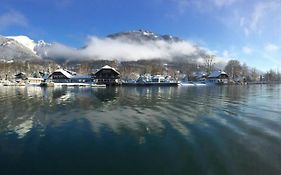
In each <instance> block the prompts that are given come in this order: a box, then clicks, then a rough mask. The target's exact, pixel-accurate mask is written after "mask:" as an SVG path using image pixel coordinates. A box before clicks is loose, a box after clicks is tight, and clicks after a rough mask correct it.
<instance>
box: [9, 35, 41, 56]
mask: <svg viewBox="0 0 281 175" xmlns="http://www.w3.org/2000/svg"><path fill="white" fill-rule="evenodd" d="M6 38H10V39H14V40H16V41H17V42H18V43H20V44H22V45H24V46H25V47H27V48H29V49H30V50H31V51H32V52H33V53H36V52H35V51H34V47H35V46H36V44H37V43H35V42H34V40H32V39H30V38H29V37H27V36H23V35H20V36H7V37H6Z"/></svg>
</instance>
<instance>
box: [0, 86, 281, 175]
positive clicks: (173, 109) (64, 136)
mask: <svg viewBox="0 0 281 175" xmlns="http://www.w3.org/2000/svg"><path fill="white" fill-rule="evenodd" d="M280 106H281V86H280V85H249V86H213V87H115V88H77V87H76V88H75V87H74V88H70V87H68V88H40V87H3V86H2V87H0V174H1V175H6V174H7V175H8V174H9V175H14V174H20V175H33V174H34V175H39V174H48V175H55V174H58V175H63V174H67V175H76V174H77V175H78V174H105V175H107V174H114V175H116V174H122V175H135V174H145V175H158V174H159V175H163V174H169V175H170V174H171V175H184V174H191V175H196V174H200V175H201V174H208V175H220V174H221V175H225V174H233V175H236V174H239V175H244V174H245V175H248V174H255V175H259V174H260V175H264V174H266V175H269V174H270V175H271V174H272V175H275V174H276V175H279V174H281V107H280Z"/></svg>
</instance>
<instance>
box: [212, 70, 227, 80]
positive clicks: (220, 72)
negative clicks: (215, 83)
mask: <svg viewBox="0 0 281 175" xmlns="http://www.w3.org/2000/svg"><path fill="white" fill-rule="evenodd" d="M220 75H226V76H228V75H227V73H225V72H224V71H221V70H216V71H213V72H212V73H211V74H210V75H209V76H208V78H217V77H219V76H220Z"/></svg>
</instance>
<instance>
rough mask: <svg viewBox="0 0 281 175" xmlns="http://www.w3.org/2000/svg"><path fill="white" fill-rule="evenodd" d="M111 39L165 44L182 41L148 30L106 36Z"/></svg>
mask: <svg viewBox="0 0 281 175" xmlns="http://www.w3.org/2000/svg"><path fill="white" fill-rule="evenodd" d="M107 37H108V38H111V39H121V40H122V39H124V40H130V41H134V42H135V41H139V42H146V41H166V42H179V41H183V40H182V39H180V38H178V37H175V36H172V35H160V34H157V33H154V32H151V31H148V30H143V29H140V30H133V31H129V32H119V33H114V34H110V35H108V36H107Z"/></svg>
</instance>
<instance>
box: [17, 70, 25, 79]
mask: <svg viewBox="0 0 281 175" xmlns="http://www.w3.org/2000/svg"><path fill="white" fill-rule="evenodd" d="M15 79H16V80H26V79H27V76H26V73H24V72H20V73H18V74H16V75H15Z"/></svg>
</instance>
